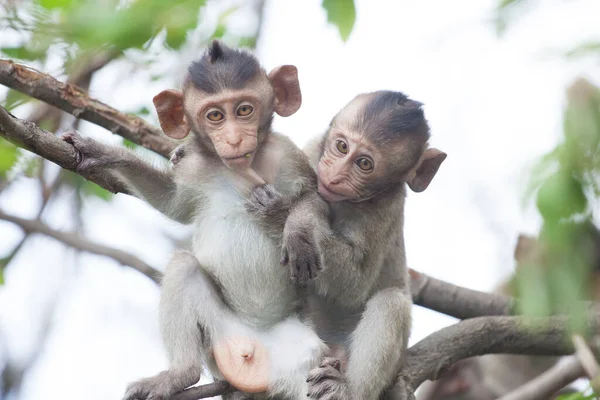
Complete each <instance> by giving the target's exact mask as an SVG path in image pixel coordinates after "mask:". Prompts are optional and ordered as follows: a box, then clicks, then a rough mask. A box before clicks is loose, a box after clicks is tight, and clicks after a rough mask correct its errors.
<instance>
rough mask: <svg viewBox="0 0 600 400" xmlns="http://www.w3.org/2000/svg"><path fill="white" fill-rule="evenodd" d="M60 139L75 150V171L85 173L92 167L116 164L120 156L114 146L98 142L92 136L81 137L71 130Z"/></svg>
mask: <svg viewBox="0 0 600 400" xmlns="http://www.w3.org/2000/svg"><path fill="white" fill-rule="evenodd" d="M61 138H62V140H64V141H65V142H67V143H69V144H71V145H72V146H73V147H74V148H75V150H77V167H76V169H75V170H76V171H77V173H79V174H81V173H85V172H88V171H90V170H93V169H94V168H106V167H110V166H114V165H116V164H117V163H118V162H119V161H120V160H121V158H120V157H119V152H118V151H116V149H115V148H112V147H110V146H107V145H105V144H102V143H99V142H97V141H95V140H94V139H92V138H89V137H83V136H81V135H80V134H79V132H77V131H75V130H72V131H70V132H66V133H64V134H63V135H62V137H61Z"/></svg>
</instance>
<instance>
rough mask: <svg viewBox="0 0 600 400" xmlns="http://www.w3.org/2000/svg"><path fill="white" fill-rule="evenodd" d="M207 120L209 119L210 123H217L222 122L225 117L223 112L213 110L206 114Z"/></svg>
mask: <svg viewBox="0 0 600 400" xmlns="http://www.w3.org/2000/svg"><path fill="white" fill-rule="evenodd" d="M206 118H208V119H209V120H210V121H213V122H217V121H221V120H222V119H223V118H225V116H224V115H223V113H222V112H221V111H217V110H212V111H210V112H209V113H208V114H206Z"/></svg>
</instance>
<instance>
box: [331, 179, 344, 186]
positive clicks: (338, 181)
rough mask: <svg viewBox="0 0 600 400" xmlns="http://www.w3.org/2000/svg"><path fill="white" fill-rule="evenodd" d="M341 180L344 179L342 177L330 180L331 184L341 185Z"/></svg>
mask: <svg viewBox="0 0 600 400" xmlns="http://www.w3.org/2000/svg"><path fill="white" fill-rule="evenodd" d="M341 181H342V179H341V178H332V179H331V180H330V181H329V184H330V185H339V183H340V182H341Z"/></svg>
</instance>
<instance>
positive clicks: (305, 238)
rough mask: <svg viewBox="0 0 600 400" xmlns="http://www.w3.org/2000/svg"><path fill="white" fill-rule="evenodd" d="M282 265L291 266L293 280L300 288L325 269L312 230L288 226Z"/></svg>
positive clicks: (284, 239)
mask: <svg viewBox="0 0 600 400" xmlns="http://www.w3.org/2000/svg"><path fill="white" fill-rule="evenodd" d="M281 265H289V266H290V270H291V277H292V280H293V281H294V282H296V283H297V284H298V285H299V286H306V285H307V283H308V281H309V280H310V279H313V278H314V277H315V276H316V275H317V273H318V272H319V271H320V270H321V269H322V268H323V266H322V263H321V257H320V251H319V248H318V246H317V241H316V240H315V237H314V234H313V233H312V232H311V230H310V229H308V228H307V227H302V226H290V227H287V226H286V231H285V232H284V235H283V257H282V258H281Z"/></svg>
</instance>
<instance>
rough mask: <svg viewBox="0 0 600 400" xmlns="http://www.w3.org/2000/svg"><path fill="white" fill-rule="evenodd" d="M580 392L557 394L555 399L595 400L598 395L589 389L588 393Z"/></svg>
mask: <svg viewBox="0 0 600 400" xmlns="http://www.w3.org/2000/svg"><path fill="white" fill-rule="evenodd" d="M584 393H585V392H581V393H569V394H563V395H561V396H558V397H557V398H556V400H596V399H598V395H597V394H596V393H594V392H593V391H590V393H589V394H584Z"/></svg>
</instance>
